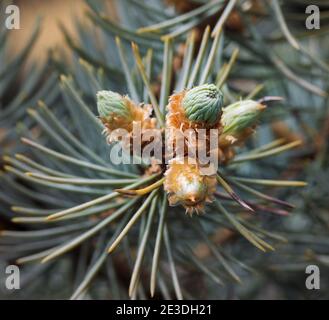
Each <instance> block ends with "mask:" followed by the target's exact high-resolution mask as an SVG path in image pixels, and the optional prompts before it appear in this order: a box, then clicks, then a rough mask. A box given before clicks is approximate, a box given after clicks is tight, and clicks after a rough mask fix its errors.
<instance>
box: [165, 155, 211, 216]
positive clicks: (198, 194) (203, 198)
mask: <svg viewBox="0 0 329 320" xmlns="http://www.w3.org/2000/svg"><path fill="white" fill-rule="evenodd" d="M191 162H192V163H191ZM165 176H166V180H165V183H164V188H165V190H166V191H167V193H168V195H169V197H168V199H169V203H170V205H172V206H173V205H176V204H182V205H183V206H184V207H185V209H186V210H187V212H188V213H190V214H192V213H193V211H194V210H195V211H196V212H200V211H202V210H203V208H204V205H205V202H210V201H211V200H212V196H213V193H214V192H215V189H216V178H215V176H207V175H203V174H202V172H201V170H200V167H199V165H198V164H193V161H192V160H191V159H189V160H188V159H187V158H185V159H184V161H183V163H182V161H178V160H177V159H173V160H171V161H170V162H169V165H168V170H167V171H166V173H165Z"/></svg>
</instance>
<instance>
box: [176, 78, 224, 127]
mask: <svg viewBox="0 0 329 320" xmlns="http://www.w3.org/2000/svg"><path fill="white" fill-rule="evenodd" d="M182 105H183V108H184V110H185V114H186V117H187V118H188V119H189V120H190V121H193V122H204V123H206V124H208V125H213V124H215V123H216V122H217V121H218V120H219V118H220V112H221V109H222V106H223V94H222V92H221V91H220V90H219V89H218V88H217V87H216V86H215V85H214V84H205V85H202V86H198V87H194V88H193V89H191V90H189V91H187V93H186V95H185V97H184V98H183V101H182Z"/></svg>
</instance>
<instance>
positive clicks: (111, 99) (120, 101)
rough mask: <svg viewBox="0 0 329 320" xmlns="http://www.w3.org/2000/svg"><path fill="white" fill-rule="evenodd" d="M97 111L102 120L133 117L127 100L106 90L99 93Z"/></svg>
mask: <svg viewBox="0 0 329 320" xmlns="http://www.w3.org/2000/svg"><path fill="white" fill-rule="evenodd" d="M97 109H98V113H99V116H100V117H101V118H108V117H112V116H118V117H122V118H125V119H129V118H130V116H131V115H130V110H129V107H128V106H127V100H126V99H125V98H124V97H122V96H121V95H120V94H118V93H116V92H112V91H105V90H104V91H99V92H98V93H97Z"/></svg>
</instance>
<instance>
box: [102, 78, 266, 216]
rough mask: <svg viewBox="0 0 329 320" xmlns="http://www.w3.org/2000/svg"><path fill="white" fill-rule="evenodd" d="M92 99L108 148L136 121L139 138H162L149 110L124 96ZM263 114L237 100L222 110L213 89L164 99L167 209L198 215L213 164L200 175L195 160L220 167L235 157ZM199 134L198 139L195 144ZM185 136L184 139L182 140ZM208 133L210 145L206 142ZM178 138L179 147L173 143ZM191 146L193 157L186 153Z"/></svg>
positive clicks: (211, 182) (211, 184) (212, 179)
mask: <svg viewBox="0 0 329 320" xmlns="http://www.w3.org/2000/svg"><path fill="white" fill-rule="evenodd" d="M97 99H98V112H99V115H100V119H101V121H102V123H103V124H104V127H105V132H106V134H107V136H108V141H109V143H112V142H115V141H118V140H117V139H116V138H113V135H112V134H111V133H112V132H113V131H115V130H117V129H119V130H122V129H124V130H125V132H126V136H127V137H128V141H130V140H131V139H132V138H133V134H134V133H133V132H134V130H133V129H134V123H137V122H139V123H140V127H141V131H142V134H143V132H146V130H148V129H152V130H158V131H160V132H161V134H163V132H164V131H161V129H159V128H156V125H157V122H156V119H154V118H152V117H151V113H152V106H150V105H146V106H145V105H136V104H135V103H134V102H132V101H131V100H130V99H129V98H128V97H123V96H121V95H119V94H117V93H114V92H111V91H100V92H99V93H98V94H97ZM264 109H265V106H264V105H262V104H261V103H259V102H256V101H253V100H241V101H238V102H236V103H234V104H231V105H229V106H226V107H224V99H223V94H222V92H221V91H220V90H219V89H218V88H217V87H216V86H215V85H214V84H205V85H201V86H197V87H194V88H192V89H189V90H183V91H182V92H179V93H175V94H173V95H172V96H171V97H170V99H169V103H168V105H167V111H168V112H167V116H166V131H165V133H166V139H167V142H168V143H169V145H171V146H172V149H171V150H172V151H171V153H170V154H169V156H168V154H165V155H162V161H164V159H166V163H167V167H165V166H164V165H163V164H164V162H163V163H162V166H161V168H162V170H163V171H164V177H165V179H164V189H165V191H166V192H167V193H168V199H169V202H170V205H176V204H182V205H183V206H184V207H185V208H186V210H187V212H189V213H192V212H193V211H194V210H195V211H196V212H202V211H203V208H204V204H205V203H206V202H209V201H211V200H212V199H213V194H214V192H215V189H216V183H217V182H216V181H217V165H216V166H215V165H213V164H212V163H208V164H207V168H208V169H209V167H210V168H212V169H211V170H205V163H204V162H203V161H202V157H201V156H200V155H201V154H203V155H206V156H208V155H209V154H214V155H215V156H216V161H217V162H216V164H220V165H223V164H225V163H227V162H228V161H230V160H231V159H232V158H233V157H234V154H235V153H234V147H235V146H238V145H241V144H243V143H244V142H245V140H246V139H247V138H248V137H249V136H250V135H251V134H252V133H253V132H254V129H255V126H256V124H257V120H258V118H259V116H260V114H261V112H262V111H263V110H264ZM201 131H202V133H203V139H204V140H202V143H201V144H200V142H199V141H198V140H200V139H199V138H200V136H201ZM186 132H188V136H189V138H186ZM214 133H215V135H216V140H215V141H216V143H215V144H214V143H213V139H212V137H213V136H214ZM114 137H115V136H114ZM182 137H183V147H181V144H178V143H177V141H179V140H180V139H181V138H182ZM190 137H193V138H192V139H190ZM191 146H192V149H193V150H196V152H194V153H191V152H190V149H191ZM141 147H143V146H141ZM179 148H180V149H179ZM158 160H160V159H158Z"/></svg>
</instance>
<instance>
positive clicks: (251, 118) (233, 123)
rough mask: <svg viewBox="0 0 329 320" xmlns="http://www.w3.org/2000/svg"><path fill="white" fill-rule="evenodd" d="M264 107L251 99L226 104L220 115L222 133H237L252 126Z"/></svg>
mask: <svg viewBox="0 0 329 320" xmlns="http://www.w3.org/2000/svg"><path fill="white" fill-rule="evenodd" d="M265 108H266V106H264V105H262V104H260V103H258V102H256V101H253V100H243V101H238V102H235V103H233V104H231V105H229V106H227V107H226V108H224V109H223V114H222V117H221V123H222V125H223V134H230V135H234V134H238V133H240V132H242V131H243V130H245V129H247V128H250V127H252V126H254V125H255V124H256V122H257V120H258V118H259V116H260V114H261V113H262V111H263V110H264V109H265Z"/></svg>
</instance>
